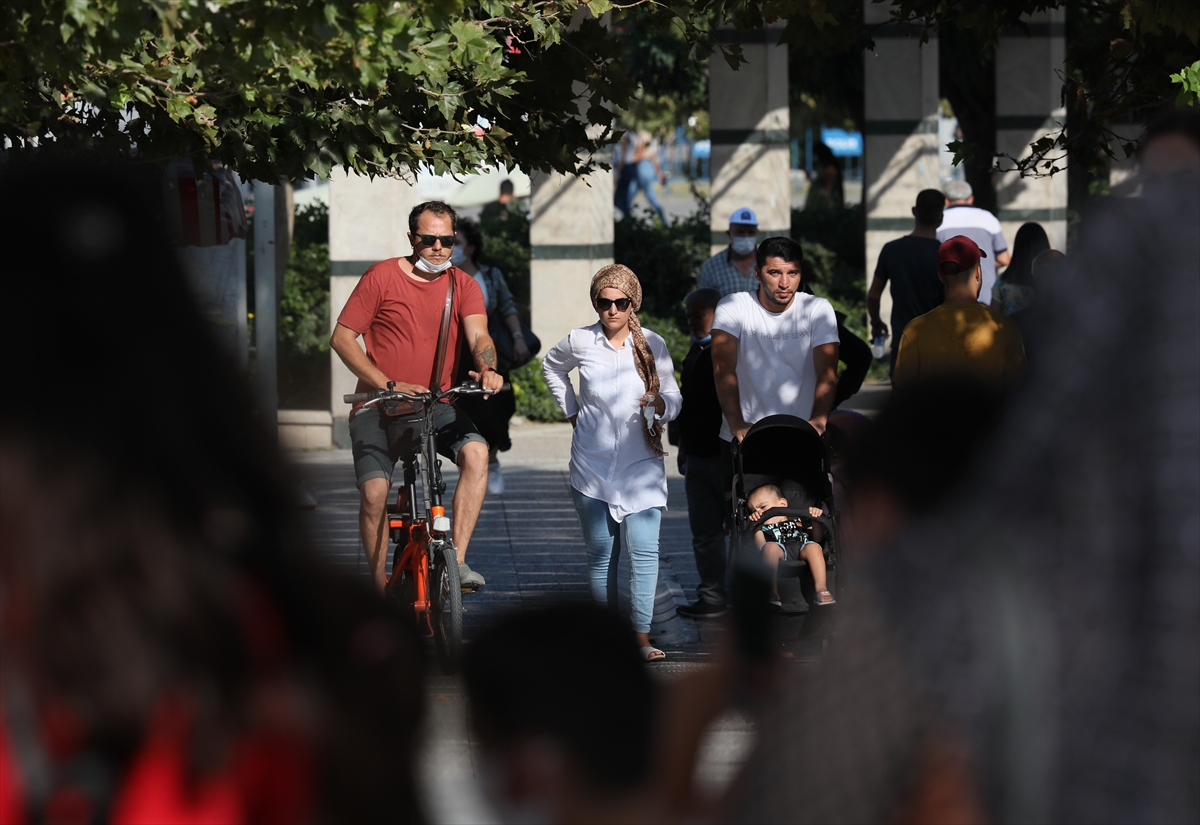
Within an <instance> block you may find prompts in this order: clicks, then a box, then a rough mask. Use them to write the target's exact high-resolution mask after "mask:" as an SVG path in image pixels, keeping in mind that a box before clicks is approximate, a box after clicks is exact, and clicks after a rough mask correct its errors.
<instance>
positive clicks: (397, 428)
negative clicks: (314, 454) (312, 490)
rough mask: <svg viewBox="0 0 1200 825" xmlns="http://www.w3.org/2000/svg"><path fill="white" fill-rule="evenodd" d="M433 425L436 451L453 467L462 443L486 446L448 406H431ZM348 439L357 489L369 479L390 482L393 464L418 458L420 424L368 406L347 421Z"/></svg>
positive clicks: (465, 419)
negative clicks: (450, 462)
mask: <svg viewBox="0 0 1200 825" xmlns="http://www.w3.org/2000/svg"><path fill="white" fill-rule="evenodd" d="M433 424H434V428H435V429H436V431H437V435H436V439H437V451H438V452H439V453H440V454H442V455H444V456H445V457H446V458H448V459H450V460H451V461H453V462H454V463H455V464H457V463H458V454H459V452H460V451H461V450H462V448H463V445H464V444H467V443H469V442H471V441H477V442H479V443H480V444H482V445H483V446H484V447H485V448H486V447H487V445H488V444H487V440H486V439H484V437H483V436H481V435H480V434H479V432H478V431H477V430H476V429H475V425H474V424H472V423H471V419H469V418H467V416H465V415H463V414H462V413H461V412H459V411H458V410H456V409H455V408H454V406H453V405H451V404H441V403H439V404H434V408H433ZM350 440H351V442H352V444H353V451H354V475H355V476H356V478H357V484H358V486H359V487H361V486H363V484H365V483H366V482H368V481H370V480H371V479H373V478H386V479H387V480H388V481H389V482H391V480H392V471H393V470H394V469H395V468H396V462H397V461H399V460H401V459H405V458H411V457H413V456H416V455H420V453H421V422H420V420H415V421H414V420H412V419H407V418H400V417H397V416H390V415H384V414H383V413H382V412H380V411H379V410H378V409H375V408H373V407H372V408H369V409H366V410H363V411H362V412H360V413H359V414H358V415H356V416H354V417H353V418H351V419H350Z"/></svg>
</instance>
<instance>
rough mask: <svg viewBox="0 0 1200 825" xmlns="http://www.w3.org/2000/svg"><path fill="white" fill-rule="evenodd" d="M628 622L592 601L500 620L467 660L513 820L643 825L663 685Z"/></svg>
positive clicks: (491, 764)
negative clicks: (655, 681) (659, 691)
mask: <svg viewBox="0 0 1200 825" xmlns="http://www.w3.org/2000/svg"><path fill="white" fill-rule="evenodd" d="M642 658H643V657H642V655H641V653H640V652H639V644H638V640H637V637H636V635H635V634H634V632H633V628H632V627H631V626H630V625H629V623H628V621H627V620H625V619H623V618H621V617H619V616H618V615H617V614H615V613H614V612H612V611H611V610H607V609H605V608H604V607H602V606H600V605H597V604H593V603H590V602H580V603H571V604H562V605H556V606H551V607H546V608H542V609H538V610H532V611H529V612H525V613H519V614H515V615H512V616H509V617H507V618H505V619H503V620H501V621H500V622H499V623H498V624H496V625H495V626H493V627H492V628H490V629H489V630H488V631H487V632H486V633H484V634H483V635H482V636H481V637H480V638H479V640H478V641H476V642H475V643H474V644H473V645H471V647H470V648H469V649H468V651H467V655H466V658H465V660H464V662H463V676H464V678H465V681H466V688H467V697H468V700H469V702H470V714H471V724H472V728H473V730H474V732H475V736H476V738H477V739H478V741H479V744H480V748H481V750H482V753H483V757H482V764H481V768H482V772H483V774H484V780H485V783H484V784H485V787H486V788H487V789H488V792H489V796H490V799H491V801H492V803H493V804H494V805H495V806H496V808H497V809H498V810H499V811H500V813H501V815H502V817H503V818H504V820H505V821H507V822H530V821H534V822H564V823H566V822H584V821H590V822H618V821H626V822H645V821H648V819H654V818H656V817H655V816H653V815H652V814H651V813H650V812H649V809H648V807H647V806H648V805H649V801H648V797H647V790H649V777H650V773H651V766H652V759H653V758H654V755H655V754H654V752H653V749H652V743H653V742H654V733H655V728H656V720H655V711H656V709H657V707H656V702H655V687H654V684H653V683H652V681H651V677H650V673H649V671H648V670H647V668H646V666H645V664H644V663H643V661H642Z"/></svg>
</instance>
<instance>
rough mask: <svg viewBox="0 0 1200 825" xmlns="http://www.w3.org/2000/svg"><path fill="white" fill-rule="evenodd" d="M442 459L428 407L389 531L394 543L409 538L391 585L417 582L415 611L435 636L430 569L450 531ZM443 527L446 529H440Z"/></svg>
mask: <svg viewBox="0 0 1200 825" xmlns="http://www.w3.org/2000/svg"><path fill="white" fill-rule="evenodd" d="M422 459H423V460H424V465H425V468H426V470H425V472H424V474H423V475H424V478H423V482H424V483H423V484H422V485H421V487H422V493H423V496H422V498H423V504H424V508H423V510H422V509H419V508H418V506H417V496H416V493H417V470H418V468H419V466H420V464H421V463H422ZM441 464H442V462H441V459H440V458H439V457H438V455H437V441H436V432H435V430H434V428H433V407H432V404H430V405H427V406H426V408H425V409H424V410H423V411H422V413H421V453H420V454H419V455H414V456H413V457H412V458H411V459H408V460H406V461H405V462H404V484H403V485H402V486H401V487H400V490H399V491H398V492H397V493H396V504H395V505H394V506H393V507H391V508H389V510H388V529H389V531H390V532H391V537H392V541H393V542H395V544H396V545H397V549H399V543H400V541H401V540H402V539H404V538H405V537H407V541H406V542H405V544H404V548H403V550H400V551H399V553H398V556H397V557H396V558H394V560H393V564H392V574H391V576H389V577H388V583H387V586H388V588H389V589H392V590H394V589H395V588H397V587H398V586H399V584H400V581H401V576H402V574H403V573H405V572H407V573H408V574H409V575H410V576H411V578H412V583H413V593H412V596H413V601H412V607H413V611H414V612H415V613H416V618H417V623H418V625H419V626H420V627H421V629H422V630H424V631H427V632H428V633H429V634H430V635H432V634H433V625H432V622H431V620H430V610H431V602H430V598H429V567H430V563H431V560H432V555H433V554H432V548H433V546H434V544H435V543H440V542H441V541H443V540H444V537H445V535H446V533H445V530H447V529H449V520H448V519H446V508H445V507H444V506H443V505H442V494H443V493H444V492H445V491H446V483H445V481H443V480H442V468H441ZM437 528H443V529H437Z"/></svg>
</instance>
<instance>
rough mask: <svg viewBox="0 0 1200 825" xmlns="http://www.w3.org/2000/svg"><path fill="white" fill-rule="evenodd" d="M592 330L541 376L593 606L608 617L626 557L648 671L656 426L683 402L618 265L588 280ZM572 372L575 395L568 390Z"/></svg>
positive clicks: (553, 352) (659, 495) (661, 484)
mask: <svg viewBox="0 0 1200 825" xmlns="http://www.w3.org/2000/svg"><path fill="white" fill-rule="evenodd" d="M591 299H592V306H593V307H594V308H595V310H596V312H597V313H598V314H599V316H600V320H599V322H598V323H595V324H592V325H591V326H588V327H583V328H581V329H575V330H572V331H571V332H570V333H569V334H568V335H567V337H566V338H564V339H562V340H561V341H559V342H558V343H557V344H555V345H554V347H552V348H551V349H550V351H549V352H548V353H546V357H545V359H543V361H542V373H543V375H545V378H546V384H547V386H548V387H549V388H550V391H551V392H552V393H553V394H554V397H555V399H556V400H557V401H558V404H559V406H560V407H561V408H562V411H563V414H564V415H566V417H567V419H568V420H569V421H570V422H571V426H572V427H573V428H574V433H573V435H572V438H571V494H572V496H573V497H574V499H575V508H576V510H577V511H578V513H579V520H580V522H581V524H582V526H583V540H584V544H585V545H586V546H587V554H588V576H589V579H590V581H591V589H592V597H593V598H594V599H596V601H598V602H602V603H607V604H609V605H610V606H611V607H614V608H615V607H617V604H618V588H617V565H618V563H619V560H620V557H621V554H622V552H624V553H628V554H629V561H630V583H629V589H630V596H631V601H632V620H633V627H634V630H635V631H636V632H637V634H638V641H639V644H640V646H641V648H642V655H643V657H644V658H645V659H646V660H647V661H656V660H658V659H662V658H665V654H664V653H663V652H662V651H661V650H659V649H658V648H655V647H653V646H651V644H650V620H651V618H652V617H653V614H654V593H655V589H656V588H657V586H658V531H659V523H660V521H661V519H662V511H663V510H665V509H666V507H667V473H666V468H665V466H664V465H663V456H664V455H665V454H666V453H665V452H664V451H663V448H662V430H663V424H664V422H667V421H670V420H671V419H673V418H675V416H677V415H678V414H679V408H680V406H681V403H682V399H681V397H680V394H679V388H678V386H677V385H676V383H675V367H674V365H673V364H672V363H671V356H670V353H668V352H667V345H666V342H665V341H663V339H662V337H661V336H659V335H657V334H656V333H654V332H651V331H650V330H643V329H642V326H641V324H640V323H639V322H638V318H637V309H638V307H640V306H641V303H642V287H641V284H640V283H638V279H637V276H636V275H634V274H633V272H632V271H631V270H630V269H629V268H628V267H625V266H622V265H621V264H613V265H611V266H606V267H604V268H603V269H601V270H600V271H599V272H597V273H596V275H595V276H594V277H593V278H592V285H591ZM573 369H577V370H579V393H578V395H577V394H576V393H575V391H574V389H573V388H572V386H571V383H570V381H569V380H568V375H569V373H570V372H571V370H573Z"/></svg>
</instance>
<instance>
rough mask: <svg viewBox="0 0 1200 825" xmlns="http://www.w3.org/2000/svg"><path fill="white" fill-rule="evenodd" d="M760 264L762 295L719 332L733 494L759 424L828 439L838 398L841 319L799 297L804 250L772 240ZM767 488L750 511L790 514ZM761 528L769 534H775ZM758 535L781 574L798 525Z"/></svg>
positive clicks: (821, 581)
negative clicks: (786, 423)
mask: <svg viewBox="0 0 1200 825" xmlns="http://www.w3.org/2000/svg"><path fill="white" fill-rule="evenodd" d="M756 263H757V266H756V267H755V269H754V273H755V277H756V278H757V279H758V289H757V291H755V292H736V293H733V294H731V295H727V296H725V297H724V298H722V299H721V302H720V303H719V304H718V305H717V310H716V313H715V317H714V319H713V325H712V360H713V375H714V378H715V380H716V388H717V396H718V398H719V399H720V402H721V412H722V414H723V418H724V420H723V421H722V423H721V465H722V468H723V472H724V479H723V482H724V483H723V485H722V486H723V487H724V489H726V490H729V489H731V485H732V483H733V479H734V476H735V475H738V477H739V484H741V481H742V479H741V471H740V469H738V468H735V467H734V455H733V453H734V451H733V447H732V445H733V443H734V442H737V443H738V444H741V443H742V439H743V438H745V436H746V434H747V433H748V432H749V431H750V428H751V427H752V426H753V425H754V424H756V423H758V422H760V421H763V420H764V419H766V418H768V417H770V416H776V415H784V416H795V417H796V418H799V419H802V420H805V421H807V422H808V423H809V424H811V425H812V429H813V430H815V431H816V432H817V433H822V432H824V431H825V419H826V418H827V417H828V415H829V413H830V412H831V411H832V409H833V405H834V397H835V395H836V391H837V363H838V330H837V318H836V317H835V316H834V312H833V307H832V306H831V305H830V303H829V302H828V301H826V300H825V299H824V298H819V297H817V296H815V295H809V294H805V293H803V292H800V284H801V280H802V272H801V270H802V267H803V265H804V251H803V249H801V247H800V244H799V243H797V242H796V241H794V240H792V239H791V238H784V237H775V238H768V239H767V240H765V241H763V242H762V243H761V244H760V245H759V247H758V256H757V260H756ZM809 432H810V433H811V432H812V430H809ZM763 481H765V479H763V480H762V481H760V482H759V483H758V484H757V485H755V489H754V490H753V492H752V493H751V495H750V496H749V497H748V499H747V500H746V505H747V510H749V511H751V512H754V511H755V504H756V503H758V504H761V505H762V506H761V507H760V508H759V509H758V510H757V513H761V512H762V511H763V510H766V509H769V508H770V507H775V506H786V505H787V500H786V497H785V496H784V495H783V492H782V491H781V489H780V487H779V486H777V485H764V484H763ZM809 492H810V493H813V492H815V491H809ZM779 502H782V504H780V503H779ZM731 504H732V505H733V508H734V509H733V510H731V512H730V517H731V519H732V520H731V521H730V524H731V525H733V524H737V523H738V521H739V513H738V512H737V511H736V508H737V507H738V506H739V504H738V502H737V501H736V500H735V501H733V502H731ZM810 504H811V502H810ZM812 509H816V508H812ZM810 512H811V510H810ZM757 513H756V515H757ZM816 515H818V516H819V515H820V510H817V512H816ZM760 527H766V528H768V534H766V535H764V533H763V532H762V530H761V529H760ZM754 532H755V541H756V543H757V544H758V546H759V547H762V548H764V549H763V558H764V560H765V561H767V562H768V564H769V566H771V567H772V568H773V569H775V568H777V566H778V563H779V561H780V560H782V559H783V558H785V557H786V553H785V550H784V548H785V546H786V541H787V540H786V539H785V538H784V537H783V536H784V534H785V533H787V534H790V533H791V532H794V528H793V527H792V526H791V523H789V522H788V519H787V518H786V517H782V516H781V517H779V518H772V519H770V521H769V523H768V524H766V525H761V526H759V525H755V527H754ZM801 532H803V531H801ZM777 534H778V535H777ZM772 536H774V538H772ZM813 538H814V537H813V536H812V535H810V534H808V533H805V534H804V537H803V538H801V539H798V541H800V543H801V547H802V549H801V551H800V552H801V557H802V558H804V559H805V560H806V561H808V563H809V567H810V568H811V571H812V574H813V579H814V584H815V585H816V589H817V590H818V591H821V592H818V594H817V603H818V604H832V603H833V596H832V595H831V594H830V593H829V591H828V590H827V589H826V581H825V578H826V576H825V560H824V557H823V549H822V547H821V546H820V544H819V543H816V542H814V541H813ZM810 557H811V558H810ZM774 579H775V576H774V574H773V576H772V593H773V596H772V598H773V599H774V601H775V602H776V603H778V602H779V595H778V588H777V586H776V584H775V581H774Z"/></svg>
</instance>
